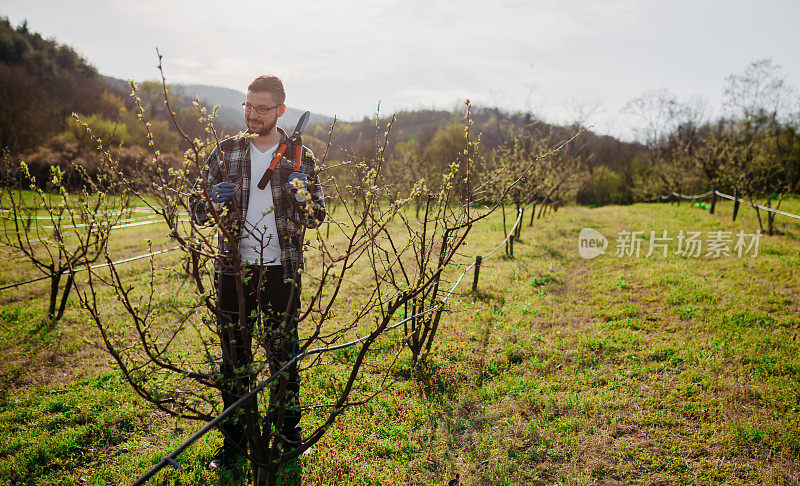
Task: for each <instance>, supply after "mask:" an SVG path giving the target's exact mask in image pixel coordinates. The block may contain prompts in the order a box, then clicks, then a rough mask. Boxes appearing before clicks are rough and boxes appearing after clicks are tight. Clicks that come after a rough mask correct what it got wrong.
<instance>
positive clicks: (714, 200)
mask: <svg viewBox="0 0 800 486" xmlns="http://www.w3.org/2000/svg"><path fill="white" fill-rule="evenodd" d="M716 205H717V188H716V187H712V188H711V209H709V210H708V214H714V206H716Z"/></svg>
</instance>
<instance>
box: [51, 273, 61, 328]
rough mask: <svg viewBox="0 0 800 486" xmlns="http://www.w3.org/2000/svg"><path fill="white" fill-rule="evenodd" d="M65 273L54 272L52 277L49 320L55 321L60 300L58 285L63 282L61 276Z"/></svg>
mask: <svg viewBox="0 0 800 486" xmlns="http://www.w3.org/2000/svg"><path fill="white" fill-rule="evenodd" d="M63 274H64V271H63V270H61V271H57V272H53V274H52V275H50V306H49V307H48V308H47V319H48V320H54V318H55V316H56V301H57V300H58V284H59V283H60V282H61V275H63Z"/></svg>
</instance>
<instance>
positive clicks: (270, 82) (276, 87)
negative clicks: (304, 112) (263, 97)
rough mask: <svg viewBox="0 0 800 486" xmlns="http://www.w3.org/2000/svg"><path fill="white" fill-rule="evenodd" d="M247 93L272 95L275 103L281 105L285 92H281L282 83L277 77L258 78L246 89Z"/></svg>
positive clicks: (264, 76) (265, 76)
mask: <svg viewBox="0 0 800 486" xmlns="http://www.w3.org/2000/svg"><path fill="white" fill-rule="evenodd" d="M247 90H248V91H255V92H267V93H270V94H271V95H272V98H273V99H274V100H275V103H279V104H281V105H282V104H283V102H284V101H285V100H286V92H285V91H284V90H283V82H282V81H281V78H279V77H277V76H267V75H266V74H265V75H263V76H259V77H257V78H256V79H254V80H253V82H252V83H250V86H248V87H247Z"/></svg>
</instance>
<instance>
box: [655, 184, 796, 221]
mask: <svg viewBox="0 0 800 486" xmlns="http://www.w3.org/2000/svg"><path fill="white" fill-rule="evenodd" d="M712 194H713V195H716V196H720V197H724V198H725V199H730V200H731V201H734V202H740V203H745V204H748V205H750V206H753V207H756V208H759V209H763V210H764V211H769V212H771V213H776V214H781V215H783V216H788V217H790V218H795V219H800V215H797V214H792V213H787V212H786V211H781V210H779V209H775V208H771V207H769V206H762V205H761V204H756V203H754V202H751V201H748V200H746V199H742V198H740V197H736V196H731V195H730V194H725V193H723V192H720V191H718V190H716V189H712V190H710V191H708V192H704V193H703V194H694V195H686V194H681V193H678V192H672V193H670V194H662V195H660V196H655V197H650V198H646V199H644V202H652V201H658V200H659V199H660V200H668V199H671V198H673V197H679V198H682V199H703V198H706V197H708V196H711V195H712Z"/></svg>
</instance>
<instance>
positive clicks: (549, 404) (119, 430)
mask: <svg viewBox="0 0 800 486" xmlns="http://www.w3.org/2000/svg"><path fill="white" fill-rule="evenodd" d="M731 206H732V205H731V204H730V203H728V202H719V203H718V206H717V214H715V215H709V214H708V211H703V210H701V209H698V208H693V207H691V206H690V205H689V204H686V203H682V204H681V205H667V204H651V205H645V204H637V205H633V206H627V207H604V208H595V209H588V208H583V207H566V208H562V209H560V210H559V211H558V212H556V213H551V214H548V215H547V216H546V217H545V218H543V219H539V220H535V221H534V223H533V226H531V227H529V226H528V218H527V216H528V215H526V216H525V218H524V222H523V228H522V233H521V238H520V241H518V242H516V243H515V245H514V255H515V257H514V258H506V257H503V256H502V250H501V251H500V252H498V253H496V254H495V255H494V256H493V257H492V258H489V259H487V260H485V261H484V263H483V266H482V269H481V275H480V282H479V285H478V289H479V291H478V293H477V294H476V295H472V294H471V293H470V292H469V290H470V284H471V279H472V275H471V273H470V274H468V275H467V278H466V279H465V281H464V282H462V284H461V286H460V287H459V288H458V290H457V292H456V293H455V294H454V296H453V298H452V299H451V301H450V303H449V306H448V311H447V313H446V314H445V316H443V320H442V324H441V330H440V334H439V336H438V342H437V346H436V349H435V352H434V353H432V356H431V357H430V359H429V361H428V362H427V364H426V367H425V368H424V369H423V370H422V372H421V373H419V374H418V375H416V376H415V377H414V379H411V378H410V375H411V365H410V359H409V357H408V356H407V354H406V353H407V352H405V353H403V354H401V356H400V359H399V360H398V362H397V363H396V365H395V367H394V368H393V371H392V373H391V377H392V382H391V383H390V385H389V386H388V388H387V390H386V391H384V392H382V393H381V394H379V395H378V396H377V397H376V398H375V399H373V400H372V401H370V402H369V403H367V404H366V405H363V406H361V407H358V408H354V409H351V410H349V411H348V412H346V414H345V415H344V416H343V417H342V418H340V419H339V420H338V421H337V422H336V424H335V425H334V427H333V428H332V429H330V431H329V432H328V433H327V435H326V436H324V438H323V439H322V440H321V442H320V443H318V444H317V446H316V447H315V452H314V454H312V455H310V456H307V457H305V458H303V460H302V462H301V463H299V464H296V465H295V467H296V469H299V470H300V471H301V474H302V477H303V482H304V483H306V484H331V485H333V484H375V485H379V484H380V485H382V484H447V482H448V480H450V479H451V478H453V477H455V475H456V473H458V474H460V477H461V480H462V483H463V484H598V483H599V484H605V485H611V484H618V483H622V484H659V485H668V484H800V479H798V478H800V459H798V458H799V457H800V343H798V334H800V225H798V224H797V222H793V221H792V220H790V219H788V218H785V217H782V216H778V218H777V228H778V230H779V231H780V232H781V233H782V234H779V235H776V236H762V237H761V239H760V244H759V252H758V255H757V256H742V257H737V256H727V257H721V258H712V257H706V256H701V257H699V258H685V257H681V256H678V255H675V254H674V250H675V242H674V241H673V242H672V244H671V247H670V251H669V252H668V255H667V256H666V257H664V256H662V255H661V253H660V252H655V253H654V254H653V255H651V256H650V257H645V254H646V253H647V248H648V245H649V237H650V231H655V232H656V233H657V234H658V235H660V234H661V232H662V231H664V230H666V231H667V232H668V235H669V236H671V237H674V236H676V235H677V234H678V232H679V231H680V230H683V231H685V232H688V231H699V232H702V235H703V238H706V236H707V235H708V232H711V231H718V230H722V231H731V232H734V233H735V232H737V231H740V230H741V231H744V232H746V233H753V232H755V231H756V230H757V229H758V225H757V222H756V220H755V217H754V214H753V211H752V210H751V209H750V208H747V207H742V209H741V215H740V217H739V219H737V221H736V222H735V223H732V222H731ZM781 209H783V210H785V211H789V212H793V213H795V214H798V213H800V200H798V199H793V200H790V201H787V202H784V204H783V206H782V208H781ZM795 221H797V220H795ZM587 227H588V228H593V229H595V230H597V231H599V232H600V233H602V234H603V235H605V236H606V237H607V238H608V240H609V248H608V250H607V251H606V254H605V255H601V256H599V257H597V258H595V259H592V260H584V259H582V258H581V257H580V256H579V254H578V234H579V232H580V230H581V229H583V228H587ZM321 231H322V233H323V235H324V231H325V229H324V226H323V227H322V228H321ZM620 231H643V232H644V233H643V239H642V250H643V251H642V253H641V254H640V256H639V257H634V256H626V257H617V256H615V240H616V239H617V236H618V233H619V232H620ZM164 232H165V231H164V226H162V225H146V226H139V227H134V228H124V229H120V230H118V231H117V232H116V233H115V235H114V238H113V241H112V245H111V253H112V258H115V259H118V258H126V257H129V256H133V255H136V254H141V253H146V252H147V247H146V243H145V240H146V239H150V240H152V241H153V242H154V243H153V245H154V249H159V248H165V247H168V246H171V243H170V242H169V240H168V239H167V238H166V237H165V235H164ZM331 237H332V238H335V234H333V232H332V235H331ZM503 237H504V233H503V227H502V220H501V217H500V215H499V214H496V215H494V216H493V217H492V218H490V219H489V220H488V221H485V222H482V223H481V224H480V226H478V227H476V228H475V229H474V230H473V233H471V236H470V237H469V239H468V241H467V245H466V247H465V248H464V249H463V252H462V253H464V254H465V257H464V259H463V265H464V266H465V265H466V264H468V263H471V261H472V258H473V257H474V255H479V254H485V253H486V252H487V251H488V250H490V249H491V248H493V247H494V246H495V245H496V244H498V243H499V242H500V241H501V240H502V238H503ZM704 253H705V249H704ZM155 258H156V260H155V261H156V262H157V263H158V266H159V268H160V269H161V270H160V275H161V278H162V279H163V281H164V282H165V285H164V288H163V292H164V293H165V294H170V295H179V294H180V292H182V291H186V290H187V289H189V288H190V287H189V286H188V285H187V286H185V287H183V285H184V284H183V281H182V278H181V268H180V263H179V261H178V259H177V253H168V254H165V255H159V256H157V257H155ZM145 268H146V263H145V261H139V262H135V263H131V264H129V266H128V267H126V270H125V272H126V275H127V276H128V277H129V278H135V277H136V275H137V274H139V273H141V272H143V271H144V269H145ZM31 276H36V274H35V272H34V271H33V270H32V269H30V268H28V266H26V262H25V261H24V260H20V259H15V258H13V255H9V256H7V257H4V258H3V261H2V262H0V284H7V283H13V282H16V281H21V280H25V279H27V278H30V277H31ZM46 287H47V286H46V283H45V282H39V283H34V284H30V285H28V286H24V287H20V288H19V289H15V290H7V291H4V292H3V293H2V294H0V326H1V327H0V336H1V337H2V342H3V347H2V348H3V349H2V356H1V357H2V361H1V362H0V373H1V374H0V386H2V390H1V391H2V393H0V396H1V397H2V398H0V483H2V484H14V485H17V484H19V485H23V484H25V485H27V484H36V485H39V484H41V485H51V484H52V485H56V484H64V485H67V484H114V485H116V484H128V483H130V482H132V481H133V480H134V479H135V478H136V477H138V475H139V474H141V473H142V472H144V471H146V470H147V469H148V468H149V467H150V466H151V465H152V464H154V463H155V462H157V461H158V460H159V459H160V458H161V457H163V456H164V455H165V454H167V453H168V452H169V451H170V450H171V449H172V448H174V447H175V446H177V445H178V444H179V443H180V442H182V441H183V440H184V439H185V438H187V437H188V436H189V435H191V434H192V433H193V432H194V431H195V430H197V429H199V428H200V427H201V426H202V424H200V423H196V422H187V421H179V420H175V419H171V418H168V417H167V416H165V415H164V414H161V413H159V412H157V411H156V410H154V409H153V408H151V407H149V406H148V405H146V404H144V403H143V401H142V400H140V399H139V398H138V397H136V396H135V395H134V394H133V392H132V391H131V390H130V389H129V388H128V387H127V386H126V385H125V384H124V383H122V380H121V378H120V376H119V373H118V372H116V371H115V369H114V367H113V365H112V363H111V361H110V358H109V357H108V355H107V354H106V353H105V352H104V350H103V349H102V346H101V345H100V344H99V339H98V336H97V332H96V331H95V329H94V328H93V327H92V325H91V324H90V322H89V320H88V318H87V316H86V315H85V314H84V313H83V311H82V310H81V309H80V308H79V306H78V303H77V301H75V300H73V301H71V302H70V305H69V307H68V310H67V313H66V314H65V317H64V319H63V321H62V322H60V323H59V324H58V325H57V326H56V327H55V329H53V330H50V329H48V328H46V327H44V326H42V325H41V317H42V316H43V315H44V312H45V310H46V297H47V289H46ZM108 298H109V306H111V305H112V304H113V302H112V300H111V297H110V296H108ZM399 341H400V339H399V337H398V336H397V335H396V334H395V335H389V336H386V337H385V338H384V339H383V341H382V347H381V349H382V351H377V352H376V353H375V354H374V356H373V362H374V363H381V362H384V361H387V360H385V359H383V358H384V354H385V356H387V357H388V356H393V350H396V349H397V348H396V346H397V344H398V342H399ZM351 359H352V356H351V355H348V353H339V354H336V355H333V356H331V357H330V358H329V359H327V360H326V361H324V362H323V364H322V366H319V367H316V368H314V369H312V370H311V371H309V372H308V373H307V374H306V375H305V376H304V385H303V393H304V395H305V396H306V397H309V398H310V397H313V396H315V394H321V393H325V389H326V388H325V386H326V385H325V383H326V376H327V375H330V374H336V373H338V372H341V371H342V370H343V369H345V367H346V365H347V363H348V362H349V360H351ZM380 371H385V368H383V369H379V366H377V365H376V369H375V373H376V376H378V373H379V372H380ZM368 378H369V377H368V376H367V379H365V380H364V384H363V388H364V389H363V390H362V391H363V392H364V393H368V392H369V391H371V390H372V389H374V387H375V386H377V384H373V383H372V382H370V380H369V379H368ZM316 420H319V416H316V415H315V414H313V413H309V414H307V416H306V417H305V418H304V421H307V422H308V423H313V422H314V421H316ZM220 443H221V436H220V435H219V434H218V433H217V432H213V433H211V434H209V435H207V436H206V437H205V438H203V439H201V440H200V441H199V442H198V443H197V444H196V445H194V446H192V447H191V448H190V449H188V451H187V452H186V453H184V455H182V456H181V462H182V464H183V465H184V468H185V472H178V471H175V470H163V471H161V472H160V473H159V474H158V475H157V476H156V477H155V478H154V479H153V480H151V481H150V483H149V484H153V485H177V484H192V485H195V484H207V485H215V484H236V483H235V482H234V481H233V480H232V479H231V478H230V477H227V476H224V477H220V476H219V475H218V473H216V472H213V471H209V470H207V469H206V467H205V464H206V463H207V462H208V461H209V460H210V459H211V457H212V454H213V452H214V450H215V449H216V447H217V446H218V445H219V444H220Z"/></svg>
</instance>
